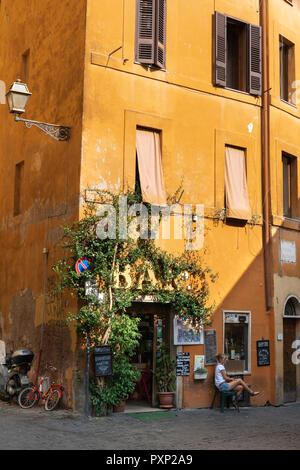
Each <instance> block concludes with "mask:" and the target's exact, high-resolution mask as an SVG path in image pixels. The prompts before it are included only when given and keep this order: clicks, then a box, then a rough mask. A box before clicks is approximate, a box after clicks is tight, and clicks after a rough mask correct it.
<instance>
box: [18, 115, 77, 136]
mask: <svg viewBox="0 0 300 470" xmlns="http://www.w3.org/2000/svg"><path fill="white" fill-rule="evenodd" d="M15 121H17V122H19V121H21V122H24V124H25V126H26V127H28V128H30V127H32V126H35V127H38V128H39V129H41V130H42V131H43V132H45V134H47V135H49V136H50V137H52V139H55V140H59V141H61V142H66V141H68V140H69V139H70V137H71V128H70V127H67V126H60V125H58V124H48V123H47V122H39V121H30V120H29V119H22V118H20V117H19V116H17V115H16V116H15Z"/></svg>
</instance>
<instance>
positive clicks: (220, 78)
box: [215, 11, 227, 87]
mask: <svg viewBox="0 0 300 470" xmlns="http://www.w3.org/2000/svg"><path fill="white" fill-rule="evenodd" d="M226 29H227V28H226V15H223V13H219V12H218V11H216V12H215V85H216V86H222V87H225V86H226V42H227V41H226Z"/></svg>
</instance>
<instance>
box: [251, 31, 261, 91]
mask: <svg viewBox="0 0 300 470" xmlns="http://www.w3.org/2000/svg"><path fill="white" fill-rule="evenodd" d="M261 62H262V61H261V27H260V26H256V25H253V24H250V25H249V93H251V94H252V95H261V92H262V76H261V72H262V71H261V67H262V64H261Z"/></svg>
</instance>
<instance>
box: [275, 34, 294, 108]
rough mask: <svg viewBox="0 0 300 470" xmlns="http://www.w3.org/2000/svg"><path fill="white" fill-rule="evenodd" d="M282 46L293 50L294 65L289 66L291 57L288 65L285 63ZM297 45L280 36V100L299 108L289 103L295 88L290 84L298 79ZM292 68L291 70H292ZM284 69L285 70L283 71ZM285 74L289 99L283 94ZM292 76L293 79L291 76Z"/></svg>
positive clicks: (291, 102) (287, 60)
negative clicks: (284, 75) (284, 74)
mask: <svg viewBox="0 0 300 470" xmlns="http://www.w3.org/2000/svg"><path fill="white" fill-rule="evenodd" d="M281 44H283V45H284V47H285V48H288V49H291V48H292V49H293V64H292V65H291V66H290V64H289V60H290V59H289V57H287V59H286V62H287V63H286V64H284V63H283V55H282V52H281ZM295 48H296V46H295V43H293V42H292V41H290V40H289V39H287V38H286V37H285V36H283V35H282V34H279V79H280V100H281V101H283V102H284V103H286V104H288V105H290V106H294V107H297V104H295V103H293V101H289V95H290V94H291V96H293V88H292V87H290V83H294V82H295V79H296V61H295ZM290 67H291V70H290ZM283 68H284V69H285V70H283ZM283 73H286V75H287V76H286V78H285V80H284V81H285V82H286V83H285V86H286V85H287V97H286V96H284V92H283ZM291 74H292V77H290V75H291Z"/></svg>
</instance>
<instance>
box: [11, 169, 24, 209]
mask: <svg viewBox="0 0 300 470" xmlns="http://www.w3.org/2000/svg"><path fill="white" fill-rule="evenodd" d="M24 172H25V161H24V160H21V161H20V162H19V163H16V164H15V177H14V206H13V216H14V217H17V216H19V215H21V214H22V213H23V207H22V196H23V191H22V188H23V186H24Z"/></svg>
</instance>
